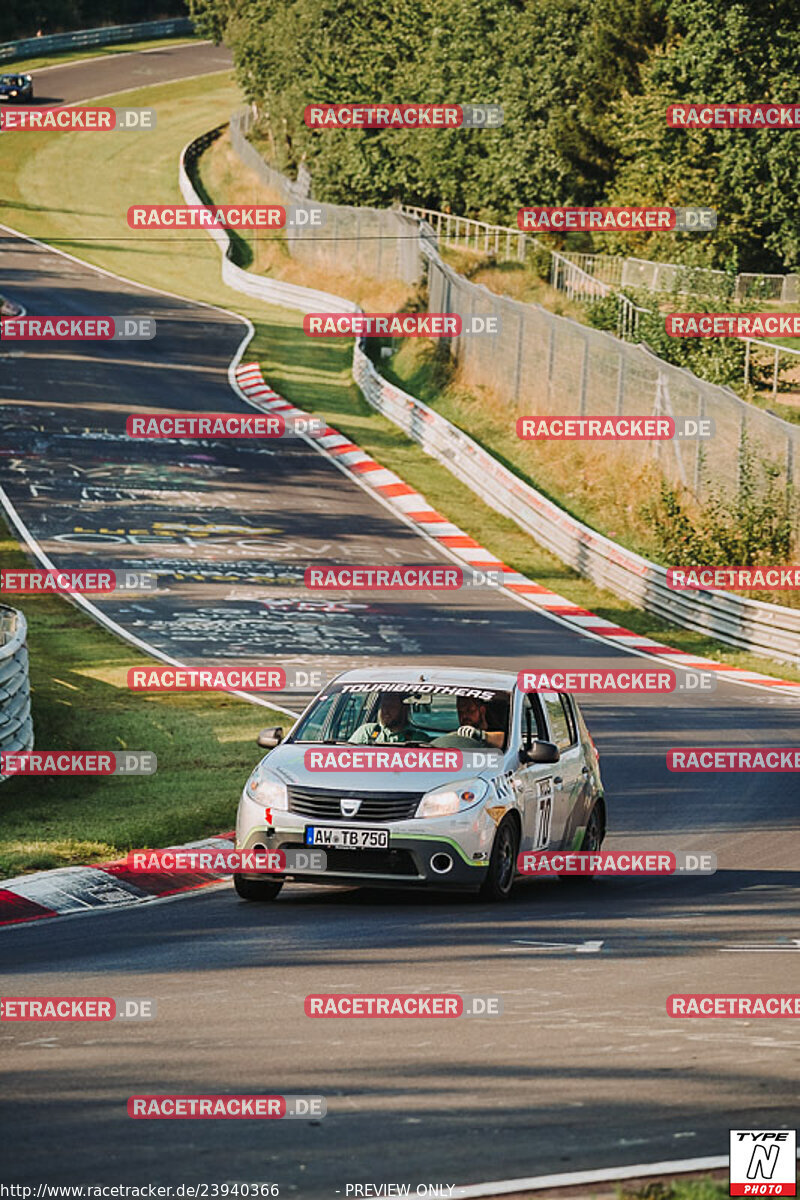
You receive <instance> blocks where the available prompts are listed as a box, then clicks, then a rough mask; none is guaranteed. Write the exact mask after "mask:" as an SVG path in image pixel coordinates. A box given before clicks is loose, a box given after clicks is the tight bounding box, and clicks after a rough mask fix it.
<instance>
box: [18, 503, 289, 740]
mask: <svg viewBox="0 0 800 1200" xmlns="http://www.w3.org/2000/svg"><path fill="white" fill-rule="evenodd" d="M0 507H2V508H3V510H4V511H5V513H6V516H7V517H8V519H9V520H10V521H11V524H12V525H13V526H14V528H15V529H16V531H17V532H18V533H19V534H20V536H21V537H22V540H23V541H24V543H25V545H26V546H27V547H28V549H29V550H30V552H31V554H33V555H34V557H35V558H36V560H37V561H38V562H40V563H41V564H42V566H43V567H45V569H46V570H48V571H57V570H58V567H56V565H55V564H54V563H53V561H52V560H51V559H50V558H49V557H48V555H47V554H46V553H45V551H44V550H43V549H42V547H41V546H40V545H39V543H38V542H37V540H36V538H35V537H34V536H33V534H32V533H31V532H30V530H29V529H28V527H27V525H26V524H25V522H24V521H23V520H22V517H21V516H20V515H19V513H18V512H17V510H16V508H15V507H14V505H13V504H12V502H11V499H10V497H9V496H8V494H7V492H6V490H5V488H2V487H0ZM68 598H69V599H70V600H71V601H72V602H73V604H75V605H77V607H78V608H82V609H84V611H85V612H87V613H88V614H89V616H90V617H91V618H92V620H93V621H95V622H96V624H98V625H102V626H103V628H104V629H106V630H107V632H109V633H112V634H114V636H115V637H118V638H120V639H121V640H122V641H123V642H127V643H128V644H129V645H131V646H134V647H135V648H136V649H137V650H141V651H143V652H144V653H145V654H148V655H149V656H150V657H151V658H157V659H158V660H159V661H160V662H164V663H168V664H169V666H171V667H181V668H185V669H187V670H189V669H191V668H189V667H187V664H186V663H184V662H181V660H180V659H179V658H172V657H171V656H170V655H169V654H165V652H164V651H163V650H158V649H157V648H156V647H155V646H151V645H150V643H149V642H146V641H144V639H143V638H140V637H137V635H136V634H135V633H129V632H128V630H127V629H124V628H123V627H122V626H121V625H118V624H117V622H116V621H114V620H112V618H111V617H107V616H106V614H105V613H104V612H102V611H101V610H100V609H99V608H98V607H97V606H96V605H95V604H92V602H91V600H87V598H86V597H85V596H82V595H81V594H80V593H79V592H70V593H69V594H68ZM225 695H227V696H235V697H236V698H237V699H239V700H247V701H248V703H250V704H258V705H260V706H261V707H262V708H273V709H275V711H276V712H282V713H286V715H287V716H289V717H297V716H298V715H299V714H298V713H296V712H293V711H292V710H291V709H288V708H282V707H281V705H280V704H274V703H272V702H271V701H270V700H264V699H262V698H261V697H260V696H254V695H253V694H252V693H251V692H243V691H240V690H238V689H233V688H231V689H230V690H225Z"/></svg>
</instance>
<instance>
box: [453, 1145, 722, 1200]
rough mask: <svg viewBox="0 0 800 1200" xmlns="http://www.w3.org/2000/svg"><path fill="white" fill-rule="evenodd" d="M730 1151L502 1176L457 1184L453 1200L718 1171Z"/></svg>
mask: <svg viewBox="0 0 800 1200" xmlns="http://www.w3.org/2000/svg"><path fill="white" fill-rule="evenodd" d="M727 1165H728V1155H727V1154H721V1155H714V1156H711V1157H707V1158H685V1159H678V1160H676V1161H674V1162H658V1163H638V1164H635V1165H634V1166H630V1167H604V1168H601V1169H600V1170H596V1171H569V1172H566V1173H565V1174H563V1175H533V1176H530V1177H528V1178H525V1179H501V1180H497V1181H496V1182H494V1183H478V1184H475V1185H470V1184H467V1185H465V1186H463V1187H461V1186H459V1185H456V1188H455V1191H454V1192H453V1200H469V1198H470V1197H478V1196H500V1195H504V1194H506V1195H507V1194H509V1193H512V1192H534V1191H546V1190H547V1189H549V1188H561V1187H576V1186H578V1185H580V1184H584V1183H586V1184H589V1183H616V1182H617V1181H618V1180H622V1179H639V1178H645V1177H646V1176H651V1175H682V1174H686V1173H688V1172H690V1171H714V1170H719V1169H721V1168H722V1167H727Z"/></svg>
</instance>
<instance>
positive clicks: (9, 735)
mask: <svg viewBox="0 0 800 1200" xmlns="http://www.w3.org/2000/svg"><path fill="white" fill-rule="evenodd" d="M27 633H28V626H27V623H26V621H25V618H24V617H23V615H22V613H21V612H17V610H16V609H14V608H9V607H8V606H7V605H5V604H2V605H0V751H2V752H4V753H5V752H8V751H12V752H14V751H21V750H32V749H33V718H32V717H31V690H30V683H29V680H28V648H27V646H26V644H25V638H26V636H27ZM5 778H7V777H6V776H5V775H0V781H2V780H3V779H5Z"/></svg>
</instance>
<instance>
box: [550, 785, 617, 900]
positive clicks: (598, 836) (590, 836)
mask: <svg viewBox="0 0 800 1200" xmlns="http://www.w3.org/2000/svg"><path fill="white" fill-rule="evenodd" d="M605 836H606V823H605V819H604V817H603V810H602V807H601V803H600V801H599V800H598V801H597V803H596V804H595V806H594V808H593V809H592V811H591V812H590V813H589V820H588V821H587V822H586V828H585V829H584V831H583V841H582V842H581V848H580V851H579V853H580V854H593V853H594V852H595V851H596V850H599V849H600V847H601V846H602V844H603V838H604V837H605ZM558 878H559V879H564V880H566V881H568V882H570V883H577V882H578V880H584V881H585V880H587V879H588V880H589V881H591V880H592V879H593V876H592V875H572V874H570V873H567V872H562V871H559V873H558Z"/></svg>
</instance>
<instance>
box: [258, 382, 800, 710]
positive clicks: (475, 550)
mask: <svg viewBox="0 0 800 1200" xmlns="http://www.w3.org/2000/svg"><path fill="white" fill-rule="evenodd" d="M235 377H236V382H237V384H238V386H239V388H240V390H241V392H242V393H243V394H244V396H245V397H246V398H247V399H248V400H249V402H250V403H251V404H253V405H254V406H255V407H256V408H260V409H262V410H263V411H265V412H274V413H281V414H282V415H283V416H284V417H309V416H310V415H311V414H309V413H307V412H305V411H304V410H303V409H301V408H297V406H296V405H294V404H291V403H290V402H289V401H288V400H285V399H284V398H283V397H282V396H280V395H278V393H277V392H276V391H274V390H273V389H272V388H271V387H269V386H268V385H267V384H266V383H265V382H264V376H263V375H262V373H261V367H260V366H259V364H258V363H243V364H241V365H239V366H238V367H237V368H236V371H235ZM303 436H304V437H305V438H306V440H308V441H310V442H311V443H312V444H315V445H316V446H317V448H318V449H319V450H320V451H322V452H323V453H324V454H326V455H327V456H328V457H329V458H331V459H333V460H334V461H335V462H336V463H338V464H339V466H341V467H342V468H344V469H345V470H346V471H347V472H349V474H351V475H352V476H354V477H355V478H357V479H358V481H359V483H361V484H362V485H364V486H366V487H367V488H368V489H369V490H371V491H373V492H375V493H376V495H377V496H379V497H380V498H381V500H382V501H384V502H385V503H388V504H389V505H390V506H391V507H392V508H394V509H396V510H397V512H398V515H400V516H402V517H403V519H404V520H405V521H406V522H407V523H409V524H411V525H413V526H416V528H417V529H418V531H419V532H420V533H422V534H424V536H426V537H427V538H430V539H431V540H432V541H434V542H436V543H438V545H439V546H441V547H442V548H443V549H444V550H445V551H447V552H448V554H449V555H450V557H455V558H458V559H461V560H462V561H463V562H465V563H468V564H469V565H470V566H473V567H477V568H479V569H480V570H483V571H496V572H499V573H500V574H501V576H502V580H503V589H502V590H503V591H505V592H507V593H508V594H509V595H511V596H513V597H515V598H516V599H517V600H519V601H521V602H522V603H523V604H525V605H526V606H528V607H531V608H536V609H540V610H541V611H542V612H543V613H545V614H546V615H547V616H549V617H551V618H552V619H553V620H556V621H558V622H559V623H561V624H565V625H570V626H572V627H573V628H575V629H577V630H579V631H580V632H581V633H584V634H587V635H588V636H590V637H593V638H596V639H598V640H600V641H605V642H609V643H611V644H612V645H614V646H617V647H621V648H622V649H624V650H628V651H631V652H633V653H634V654H638V655H642V656H645V657H653V658H660V657H663V656H666V655H669V661H670V664H671V665H674V666H675V667H677V668H680V669H684V670H696V671H699V670H702V671H709V672H710V671H713V672H714V674H715V676H716V677H717V678H719V679H724V680H726V682H729V683H738V684H745V685H747V686H749V687H763V688H769V689H770V690H773V691H774V690H778V691H781V692H785V693H786V694H789V695H795V696H797V695H800V683H797V682H793V681H792V680H788V679H776V678H774V677H773V676H771V675H762V674H761V673H760V672H758V671H746V670H744V669H743V668H741V667H732V666H729V665H727V664H725V663H718V662H714V661H713V660H712V659H709V658H700V657H698V656H697V655H694V654H687V653H686V652H685V651H683V650H677V649H676V648H675V647H674V646H665V645H663V644H662V643H661V642H656V641H653V639H652V638H648V637H644V636H643V635H642V634H640V633H634V631H633V630H631V629H625V628H624V627H623V626H621V625H615V624H614V623H613V622H611V621H606V620H604V618H603V617H598V616H597V614H596V613H593V612H589V610H588V609H585V608H580V607H579V606H578V605H576V604H573V603H572V602H571V601H570V600H567V599H566V598H565V597H564V596H559V595H558V593H557V592H551V591H550V589H549V588H546V587H543V586H542V585H541V584H540V583H536V582H535V581H534V580H532V579H529V578H528V577H527V576H526V575H522V574H520V572H519V571H514V570H512V569H511V567H509V566H506V564H505V563H504V562H500V561H499V560H498V559H497V557H496V556H495V555H494V554H492V553H491V551H490V550H486V549H485V548H484V547H483V546H481V545H480V544H479V543H478V542H476V541H475V540H474V539H473V538H471V537H470V536H469V535H468V534H466V533H464V531H463V529H459V527H458V526H457V525H454V524H453V523H452V522H451V521H448V519H447V518H446V517H444V516H442V514H441V513H439V512H437V511H436V509H435V508H434V507H433V506H432V505H431V504H429V503H428V501H427V500H426V499H425V497H424V496H422V495H421V494H420V493H419V492H417V491H415V490H414V488H412V487H410V486H409V485H408V484H407V483H405V482H404V481H403V480H402V479H401V478H400V476H399V475H396V474H395V473H394V471H390V470H388V469H387V468H386V467H382V466H381V464H380V463H378V462H376V461H375V459H374V458H372V457H370V455H369V454H367V453H365V451H363V450H362V449H361V447H360V446H357V445H356V444H355V443H354V442H351V441H350V440H349V439H348V438H346V437H344V435H343V434H341V433H339V431H338V429H334V428H333V427H332V426H330V425H328V426H326V428H325V430H324V431H323V432H322V433H321V434H304V435H303Z"/></svg>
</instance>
